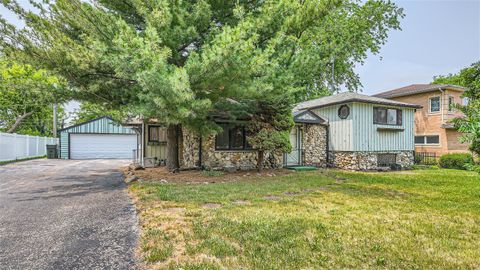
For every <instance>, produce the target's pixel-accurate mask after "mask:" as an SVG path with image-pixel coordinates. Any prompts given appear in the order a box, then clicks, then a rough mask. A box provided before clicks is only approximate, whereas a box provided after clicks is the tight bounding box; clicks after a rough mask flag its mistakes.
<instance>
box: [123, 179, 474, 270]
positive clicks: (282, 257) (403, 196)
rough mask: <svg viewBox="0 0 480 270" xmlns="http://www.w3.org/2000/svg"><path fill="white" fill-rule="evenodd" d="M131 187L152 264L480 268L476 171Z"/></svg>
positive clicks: (142, 249)
mask: <svg viewBox="0 0 480 270" xmlns="http://www.w3.org/2000/svg"><path fill="white" fill-rule="evenodd" d="M130 191H131V193H132V194H133V196H134V197H135V200H136V205H137V208H138V210H139V215H140V220H141V226H142V238H141V243H140V253H141V256H143V258H144V260H145V261H146V263H147V265H148V266H149V267H151V268H157V269H165V268H167V269H168V268H170V269H178V268H183V269H319V268H329V269H332V268H335V269H339V268H349V269H352V268H355V269H358V268H363V269H365V268H388V269H396V268H397V269H398V268H402V269H405V268H407V269H424V268H428V269H439V268H442V269H458V268H462V269H479V268H480V177H479V176H478V175H477V174H475V173H471V172H466V171H454V170H417V171H407V172H394V173H353V172H341V171H314V172H299V173H293V174H291V175H286V176H277V177H251V178H249V179H248V180H245V181H237V182H233V183H232V182H230V183H214V184H208V185H205V184H196V185H187V184H167V185H162V184H156V183H146V182H143V183H135V184H133V185H131V186H130Z"/></svg>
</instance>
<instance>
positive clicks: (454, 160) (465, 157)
mask: <svg viewBox="0 0 480 270" xmlns="http://www.w3.org/2000/svg"><path fill="white" fill-rule="evenodd" d="M473 163H474V162H473V157H472V155H471V154H467V153H465V154H460V153H459V154H446V155H443V156H441V157H440V161H439V162H438V164H439V165H440V167H442V168H447V169H458V170H465V165H466V164H473Z"/></svg>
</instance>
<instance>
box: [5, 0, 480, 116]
mask: <svg viewBox="0 0 480 270" xmlns="http://www.w3.org/2000/svg"><path fill="white" fill-rule="evenodd" d="M19 2H27V0H20V1H19ZM393 2H395V3H396V4H397V5H398V6H400V7H402V8H403V9H404V12H405V14H406V16H405V18H404V19H402V20H401V28H402V30H401V31H393V32H390V35H389V38H388V41H387V43H386V44H385V45H384V46H383V47H382V49H381V51H380V53H379V54H378V55H369V57H368V58H367V59H366V61H365V63H364V65H358V66H357V67H356V71H357V73H358V74H359V76H360V80H361V82H362V84H363V88H362V92H363V93H364V94H374V93H378V92H383V91H387V90H391V89H394V88H398V87H402V86H406V85H410V84H415V83H430V82H431V81H432V78H433V76H435V75H447V74H449V73H456V72H458V71H459V70H460V69H462V68H464V67H467V66H469V65H470V64H472V63H473V62H475V61H480V0H396V1H393ZM0 13H1V14H2V16H4V17H5V18H7V19H8V20H10V21H12V22H14V23H16V24H19V22H18V20H16V19H15V17H13V16H12V15H11V14H9V13H8V12H7V11H6V10H5V9H4V8H3V7H1V6H0ZM75 108H78V103H76V102H72V103H69V104H68V105H67V110H68V111H73V110H74V109H75Z"/></svg>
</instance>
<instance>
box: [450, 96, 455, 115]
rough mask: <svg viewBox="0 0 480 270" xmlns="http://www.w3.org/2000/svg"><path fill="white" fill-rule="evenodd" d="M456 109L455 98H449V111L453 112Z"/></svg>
mask: <svg viewBox="0 0 480 270" xmlns="http://www.w3.org/2000/svg"><path fill="white" fill-rule="evenodd" d="M454 107H455V99H454V98H453V97H448V111H450V112H451V111H453V109H455V108H454Z"/></svg>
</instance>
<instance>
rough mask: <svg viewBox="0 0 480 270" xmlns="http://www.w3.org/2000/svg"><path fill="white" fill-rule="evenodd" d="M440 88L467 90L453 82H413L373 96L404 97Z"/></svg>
mask: <svg viewBox="0 0 480 270" xmlns="http://www.w3.org/2000/svg"><path fill="white" fill-rule="evenodd" d="M438 89H442V90H445V89H452V90H457V91H462V92H463V91H465V88H463V87H461V86H457V85H451V84H412V85H409V86H404V87H400V88H397V89H393V90H389V91H386V92H381V93H378V94H375V95H373V97H380V98H394V97H403V96H408V95H415V94H420V93H427V92H432V91H437V90H438Z"/></svg>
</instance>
